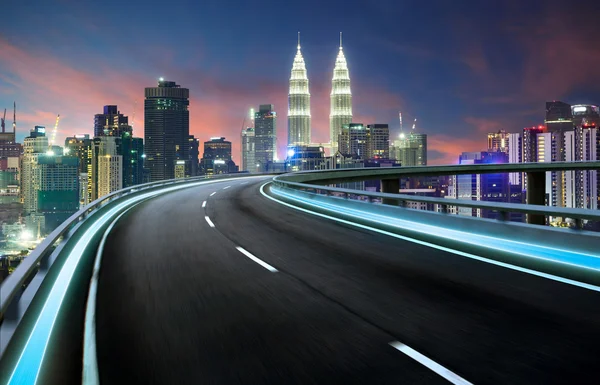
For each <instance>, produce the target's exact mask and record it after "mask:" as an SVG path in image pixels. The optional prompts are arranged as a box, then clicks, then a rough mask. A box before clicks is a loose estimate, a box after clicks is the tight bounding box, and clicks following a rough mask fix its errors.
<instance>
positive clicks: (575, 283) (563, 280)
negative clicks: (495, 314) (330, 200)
mask: <svg viewBox="0 0 600 385" xmlns="http://www.w3.org/2000/svg"><path fill="white" fill-rule="evenodd" d="M267 184H268V183H265V184H263V185H262V186H261V187H260V192H261V194H262V195H263V196H265V197H266V198H268V199H270V200H272V201H275V202H277V203H279V204H282V205H284V206H287V207H290V208H293V209H295V210H298V211H302V212H305V213H308V214H311V215H315V216H318V217H321V218H326V219H329V220H332V221H335V222H340V223H344V224H347V225H351V226H355V227H358V228H361V229H365V230H370V231H373V232H376V233H379V234H383V235H387V236H390V237H394V238H397V239H402V240H404V241H408V242H412V243H416V244H419V245H423V246H427V247H431V248H434V249H437V250H441V251H445V252H448V253H452V254H456V255H460V256H462V257H466V258H470V259H474V260H477V261H481V262H485V263H489V264H491V265H496V266H500V267H504V268H507V269H511V270H515V271H519V272H522V273H526V274H530V275H535V276H538V277H542V278H546V279H550V280H553V281H556V282H561V283H565V284H568V285H572V286H577V287H580V288H583V289H587V290H592V291H597V292H600V287H599V286H595V285H591V284H588V283H584V282H579V281H575V280H572V279H568V278H563V277H559V276H556V275H552V274H548V273H544V272H541V271H536V270H531V269H527V268H524V267H520V266H517V265H511V264H509V263H505V262H500V261H495V260H493V259H489V258H484V257H480V256H478V255H475V254H470V253H466V252H463V251H459V250H454V249H451V248H448V247H444V246H440V245H436V244H434V243H430V242H425V241H421V240H418V239H414V238H410V237H407V236H403V235H399V234H395V233H392V232H389V231H386V230H381V229H378V228H375V227H371V226H367V225H363V224H360V223H356V222H352V221H348V220H345V219H340V218H336V217H333V216H330V215H326V214H322V213H318V212H315V211H311V210H308V209H305V208H302V207H298V206H294V205H293V204H290V203H287V202H284V201H281V200H279V199H276V198H273V197H271V196H270V195H268V194H267V193H265V192H264V187H265V186H266V185H267ZM272 191H273V193H274V194H276V195H277V193H276V192H275V189H272ZM288 199H291V200H295V201H297V202H299V203H307V204H310V205H313V204H312V202H306V201H305V200H302V199H297V198H295V197H289V198H288ZM313 206H315V207H318V206H317V205H313ZM336 211H339V207H338V209H336Z"/></svg>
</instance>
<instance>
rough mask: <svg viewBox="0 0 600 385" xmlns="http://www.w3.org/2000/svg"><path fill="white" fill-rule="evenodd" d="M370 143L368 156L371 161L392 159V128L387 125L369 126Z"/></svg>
mask: <svg viewBox="0 0 600 385" xmlns="http://www.w3.org/2000/svg"><path fill="white" fill-rule="evenodd" d="M367 132H368V134H369V143H368V147H367V156H368V158H369V159H389V158H390V128H389V126H388V125H387V124H369V125H367Z"/></svg>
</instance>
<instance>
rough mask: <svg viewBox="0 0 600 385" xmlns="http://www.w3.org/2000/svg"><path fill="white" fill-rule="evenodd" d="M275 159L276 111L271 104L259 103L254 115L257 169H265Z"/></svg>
mask: <svg viewBox="0 0 600 385" xmlns="http://www.w3.org/2000/svg"><path fill="white" fill-rule="evenodd" d="M275 159H277V113H276V112H275V111H274V110H273V105H272V104H261V105H260V108H259V109H258V112H256V113H255V115H254V160H255V161H256V164H257V165H258V166H257V169H258V171H266V170H267V169H268V165H269V164H270V163H273V161H274V160H275Z"/></svg>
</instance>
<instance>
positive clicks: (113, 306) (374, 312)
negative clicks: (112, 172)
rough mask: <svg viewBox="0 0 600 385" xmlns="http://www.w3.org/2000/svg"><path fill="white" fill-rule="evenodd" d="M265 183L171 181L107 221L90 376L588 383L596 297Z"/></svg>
mask: <svg viewBox="0 0 600 385" xmlns="http://www.w3.org/2000/svg"><path fill="white" fill-rule="evenodd" d="M266 180H268V179H256V178H254V179H236V180H230V181H223V182H219V183H215V184H210V185H203V186H200V187H194V188H189V189H185V190H180V191H177V192H174V193H169V194H166V195H164V196H160V197H158V198H155V199H152V200H149V201H147V202H145V203H142V204H140V205H138V206H136V207H135V208H134V209H132V210H131V211H130V212H129V213H128V214H126V215H125V216H123V217H122V219H121V220H120V221H119V222H118V223H117V225H116V226H115V227H114V229H113V231H112V232H111V234H110V235H109V237H108V240H107V244H106V248H105V250H104V254H103V264H102V270H101V273H100V279H99V292H98V303H97V349H98V366H99V373H100V381H101V383H102V384H117V383H144V384H338V383H339V384H437V383H439V384H448V383H468V382H471V383H474V384H577V383H589V384H597V383H598V382H599V381H600V379H599V377H598V374H597V370H596V369H597V365H598V363H599V362H600V294H599V293H596V292H592V291H590V290H586V289H582V288H578V287H574V286H570V285H567V284H563V283H559V282H555V281H551V280H547V279H544V278H540V277H537V276H532V275H528V274H526V273H521V272H517V271H513V270H509V269H506V268H502V267H499V266H495V265H490V264H486V263H484V262H480V261H475V260H472V259H468V258H464V257H461V256H458V255H455V254H451V253H447V252H443V251H440V250H436V249H431V248H428V247H426V246H421V245H418V244H415V243H411V242H407V241H402V240H399V239H396V238H392V237H389V236H385V235H382V234H378V233H374V232H371V231H368V230H363V229H359V228H356V227H353V226H350V225H344V224H340V223H338V222H334V221H329V220H325V219H322V218H318V217H315V216H312V215H310V214H307V213H303V212H300V211H297V210H294V209H292V208H289V207H286V206H283V205H280V204H278V203H277V202H273V201H271V200H269V199H267V198H265V197H264V196H262V195H261V193H260V191H259V187H260V186H261V184H263V183H264V182H265V181H266ZM204 202H206V203H204ZM416 352H418V353H416ZM440 374H442V375H440ZM461 381H464V382H461Z"/></svg>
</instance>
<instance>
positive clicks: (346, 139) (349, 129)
mask: <svg viewBox="0 0 600 385" xmlns="http://www.w3.org/2000/svg"><path fill="white" fill-rule="evenodd" d="M338 152H339V154H341V155H342V156H344V157H345V158H353V159H363V160H367V159H389V154H390V130H389V128H388V125H387V124H369V125H367V126H366V127H365V125H363V124H362V123H350V124H345V125H344V126H343V127H342V130H341V132H340V135H339V137H338Z"/></svg>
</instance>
